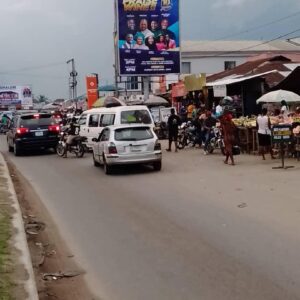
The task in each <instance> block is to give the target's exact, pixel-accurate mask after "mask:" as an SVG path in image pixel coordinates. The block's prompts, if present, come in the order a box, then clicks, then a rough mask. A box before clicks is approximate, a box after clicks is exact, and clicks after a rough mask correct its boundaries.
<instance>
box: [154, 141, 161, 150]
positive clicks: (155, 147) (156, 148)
mask: <svg viewBox="0 0 300 300" xmlns="http://www.w3.org/2000/svg"><path fill="white" fill-rule="evenodd" d="M158 150H161V143H160V142H159V141H158V140H157V141H156V142H155V146H154V151H158Z"/></svg>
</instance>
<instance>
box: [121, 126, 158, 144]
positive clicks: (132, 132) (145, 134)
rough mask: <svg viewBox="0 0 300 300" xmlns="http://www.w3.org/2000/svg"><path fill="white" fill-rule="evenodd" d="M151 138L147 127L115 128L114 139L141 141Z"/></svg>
mask: <svg viewBox="0 0 300 300" xmlns="http://www.w3.org/2000/svg"><path fill="white" fill-rule="evenodd" d="M152 138H153V133H152V131H151V129H150V128H149V127H141V128H120V129H116V130H115V140H116V141H141V140H149V139H152Z"/></svg>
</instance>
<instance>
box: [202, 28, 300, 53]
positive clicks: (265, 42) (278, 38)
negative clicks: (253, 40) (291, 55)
mask: <svg viewBox="0 0 300 300" xmlns="http://www.w3.org/2000/svg"><path fill="white" fill-rule="evenodd" d="M298 31H300V28H298V29H296V30H293V31H291V32H289V33H286V34H282V35H280V36H278V37H276V38H273V39H271V40H267V41H264V42H261V43H259V44H255V45H252V46H249V47H245V48H240V49H238V50H232V51H226V52H221V53H219V54H216V55H205V56H197V58H207V57H220V56H224V55H227V54H232V53H236V52H240V51H245V50H250V49H252V48H255V47H258V46H261V45H265V44H269V43H271V42H274V41H276V40H280V39H282V38H284V37H287V36H289V35H291V34H293V33H296V32H298Z"/></svg>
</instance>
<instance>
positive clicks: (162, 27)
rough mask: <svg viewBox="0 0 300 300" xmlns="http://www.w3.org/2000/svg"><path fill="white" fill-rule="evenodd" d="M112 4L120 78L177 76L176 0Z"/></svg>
mask: <svg viewBox="0 0 300 300" xmlns="http://www.w3.org/2000/svg"><path fill="white" fill-rule="evenodd" d="M115 1H116V8H117V16H116V17H117V24H118V44H117V48H118V49H117V50H118V55H119V73H120V75H125V76H126V75H129V76H130V75H133V76H135V75H142V76H143V75H144V76H154V75H165V74H172V73H173V74H179V73H180V36H179V0H115Z"/></svg>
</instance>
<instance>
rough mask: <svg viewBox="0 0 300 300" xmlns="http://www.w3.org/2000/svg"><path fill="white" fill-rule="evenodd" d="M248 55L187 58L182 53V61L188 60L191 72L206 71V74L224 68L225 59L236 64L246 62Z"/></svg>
mask: <svg viewBox="0 0 300 300" xmlns="http://www.w3.org/2000/svg"><path fill="white" fill-rule="evenodd" d="M247 59H248V56H244V57H241V56H226V57H201V58H189V57H185V56H184V54H183V55H182V58H181V61H182V62H190V64H191V73H192V74H199V73H206V74H207V75H210V74H214V73H218V72H222V71H224V70H225V67H224V66H225V61H235V62H236V65H240V64H242V63H244V62H246V61H247Z"/></svg>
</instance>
